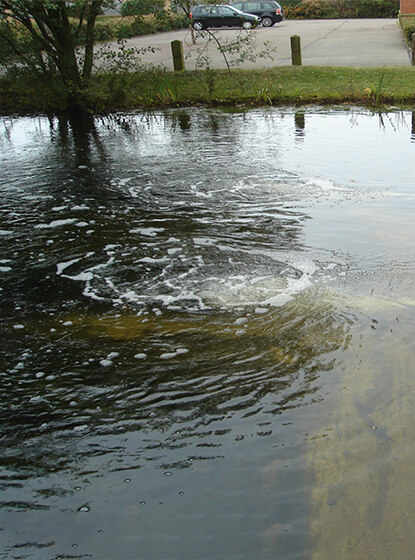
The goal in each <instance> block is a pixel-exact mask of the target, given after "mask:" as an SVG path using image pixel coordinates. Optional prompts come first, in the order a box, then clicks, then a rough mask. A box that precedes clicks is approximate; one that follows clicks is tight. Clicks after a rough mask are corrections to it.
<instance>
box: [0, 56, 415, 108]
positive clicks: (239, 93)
mask: <svg viewBox="0 0 415 560" xmlns="http://www.w3.org/2000/svg"><path fill="white" fill-rule="evenodd" d="M87 101H88V106H89V108H90V110H91V111H92V112H94V113H97V114H98V113H106V112H111V111H120V110H121V111H122V110H129V109H154V108H163V107H172V106H173V107H178V106H188V105H201V104H202V105H215V106H219V105H223V106H229V105H245V106H260V105H281V104H310V103H311V104H339V103H346V104H357V105H365V106H376V107H379V106H390V105H394V106H400V107H412V106H414V105H415V67H393V68H344V67H319V66H301V67H292V66H287V67H278V68H273V69H268V70H234V71H233V72H232V73H231V74H229V73H228V72H226V71H220V70H209V71H200V72H183V73H174V72H167V71H161V70H152V71H148V72H140V73H131V74H127V73H121V74H112V75H98V76H94V78H93V81H92V83H91V87H90V89H89V91H88V95H87ZM64 106H65V100H64V95H63V92H62V91H60V89H59V86H58V85H56V84H55V86H54V87H52V88H49V87H45V86H44V85H42V84H40V83H36V80H34V79H33V77H30V78H24V77H21V78H18V79H14V80H12V79H6V78H3V79H0V112H2V113H3V114H4V113H16V112H17V113H22V112H23V113H28V112H54V111H57V110H59V109H62V108H64Z"/></svg>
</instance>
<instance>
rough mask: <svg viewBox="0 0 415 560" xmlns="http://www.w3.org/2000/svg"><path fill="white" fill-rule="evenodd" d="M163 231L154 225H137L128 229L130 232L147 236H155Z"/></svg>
mask: <svg viewBox="0 0 415 560" xmlns="http://www.w3.org/2000/svg"><path fill="white" fill-rule="evenodd" d="M163 231H165V230H164V228H156V227H146V228H144V227H138V228H133V229H130V233H139V234H140V235H146V236H147V237H156V236H157V234H158V233H161V232H163Z"/></svg>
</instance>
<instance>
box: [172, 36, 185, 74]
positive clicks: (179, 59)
mask: <svg viewBox="0 0 415 560" xmlns="http://www.w3.org/2000/svg"><path fill="white" fill-rule="evenodd" d="M170 44H171V53H172V55H173V68H174V70H175V71H176V72H182V71H183V70H184V56H183V43H182V42H181V41H178V40H177V39H176V40H175V41H172V42H171V43H170Z"/></svg>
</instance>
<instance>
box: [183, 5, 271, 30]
mask: <svg viewBox="0 0 415 560" xmlns="http://www.w3.org/2000/svg"><path fill="white" fill-rule="evenodd" d="M190 19H191V20H192V25H193V28H194V29H196V30H197V31H200V30H202V29H207V28H208V27H243V28H244V29H251V27H255V26H256V25H258V23H259V21H260V20H259V17H257V16H256V15H254V14H245V13H244V12H241V10H238V9H237V8H233V7H232V6H228V5H225V4H214V5H213V4H212V5H208V4H206V5H204V6H195V7H194V8H192V12H191V14H190Z"/></svg>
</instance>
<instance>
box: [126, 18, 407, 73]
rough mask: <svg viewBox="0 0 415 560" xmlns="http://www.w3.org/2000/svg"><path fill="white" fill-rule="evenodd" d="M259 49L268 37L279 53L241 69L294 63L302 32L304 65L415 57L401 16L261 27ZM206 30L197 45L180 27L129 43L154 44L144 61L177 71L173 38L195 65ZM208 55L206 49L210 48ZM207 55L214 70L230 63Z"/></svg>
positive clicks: (387, 62)
mask: <svg viewBox="0 0 415 560" xmlns="http://www.w3.org/2000/svg"><path fill="white" fill-rule="evenodd" d="M216 33H217V34H218V36H219V37H221V38H222V39H223V38H227V39H232V38H233V37H235V36H236V35H237V34H238V33H239V30H235V29H220V30H216ZM254 33H255V43H256V45H257V48H261V46H263V44H264V41H268V42H269V43H270V44H271V45H272V46H273V47H276V52H275V53H274V54H273V58H272V60H270V59H260V60H257V61H256V62H245V63H244V64H241V65H239V67H240V68H266V67H273V66H287V65H290V64H291V54H290V37H291V36H292V35H300V37H301V46H302V56H303V65H320V66H353V67H358V66H366V67H368V66H410V65H411V61H410V57H409V52H408V49H407V47H406V44H405V41H404V38H403V35H402V32H401V29H400V27H399V25H398V23H397V20H396V19H334V20H290V21H288V20H287V21H283V22H281V23H278V24H276V25H275V26H274V27H271V28H262V27H259V28H258V29H257V30H256V31H255V32H254ZM203 35H205V33H203V32H202V33H201V34H199V38H198V40H197V45H192V41H191V36H190V31H188V30H181V31H174V32H167V33H159V34H157V35H151V36H146V37H138V38H134V39H130V40H129V42H128V44H129V46H133V45H134V46H137V47H140V46H148V45H152V46H154V47H156V49H158V50H157V51H156V53H155V54H148V55H145V56H143V61H146V62H152V63H153V64H162V65H163V66H165V67H166V68H167V69H173V65H172V58H171V50H170V42H171V41H172V40H174V39H179V40H181V41H183V46H184V53H185V57H186V60H185V64H186V68H187V69H189V70H192V69H194V67H195V62H196V59H197V53H198V51H200V50H201V49H203V47H204V45H205V40H204V39H203V37H202V36H203ZM205 54H206V52H205ZM207 54H208V56H209V58H210V65H211V67H213V68H225V67H226V65H225V62H224V61H223V58H222V57H221V55H220V54H219V53H218V52H217V49H215V48H213V47H212V48H209V49H208V51H207Z"/></svg>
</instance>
